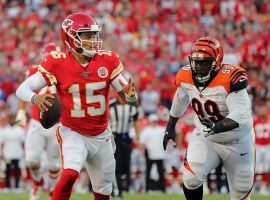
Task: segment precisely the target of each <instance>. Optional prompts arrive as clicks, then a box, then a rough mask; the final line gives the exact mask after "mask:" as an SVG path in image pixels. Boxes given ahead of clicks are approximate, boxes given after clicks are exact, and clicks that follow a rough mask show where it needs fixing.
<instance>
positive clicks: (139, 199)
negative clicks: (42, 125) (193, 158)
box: [0, 192, 270, 200]
mask: <svg viewBox="0 0 270 200" xmlns="http://www.w3.org/2000/svg"><path fill="white" fill-rule="evenodd" d="M0 199H1V200H2V199H3V200H28V194H27V193H19V194H17V193H11V192H10V193H0ZM47 199H48V196H47V194H42V197H41V200H47ZM93 199H94V198H93V195H92V194H72V196H71V200H93ZM228 199H230V198H229V195H205V196H204V200H228ZM269 199H270V196H259V195H253V196H252V200H269ZM112 200H113V198H112ZM124 200H185V197H184V196H183V195H177V194H165V195H164V194H125V195H124Z"/></svg>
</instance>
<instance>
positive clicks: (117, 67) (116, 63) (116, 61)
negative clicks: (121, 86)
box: [110, 52, 124, 81]
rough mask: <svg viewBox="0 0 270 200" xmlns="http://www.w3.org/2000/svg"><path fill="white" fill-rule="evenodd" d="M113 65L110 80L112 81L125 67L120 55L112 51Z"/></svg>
mask: <svg viewBox="0 0 270 200" xmlns="http://www.w3.org/2000/svg"><path fill="white" fill-rule="evenodd" d="M111 62H112V63H111V65H112V72H111V76H110V81H112V80H113V79H114V78H116V77H117V76H118V75H119V74H120V73H121V72H122V71H123V69H124V67H123V64H122V62H121V60H120V58H119V56H118V55H117V54H116V53H114V52H112V60H111Z"/></svg>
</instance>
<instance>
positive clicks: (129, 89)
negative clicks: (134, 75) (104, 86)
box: [119, 78, 135, 97]
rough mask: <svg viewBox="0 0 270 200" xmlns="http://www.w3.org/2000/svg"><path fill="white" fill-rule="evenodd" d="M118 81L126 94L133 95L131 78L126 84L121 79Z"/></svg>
mask: <svg viewBox="0 0 270 200" xmlns="http://www.w3.org/2000/svg"><path fill="white" fill-rule="evenodd" d="M119 83H120V85H121V86H122V88H123V91H124V93H125V94H126V95H128V96H129V97H131V96H134V95H135V83H134V82H133V81H131V78H130V79H128V84H125V83H123V81H122V80H119Z"/></svg>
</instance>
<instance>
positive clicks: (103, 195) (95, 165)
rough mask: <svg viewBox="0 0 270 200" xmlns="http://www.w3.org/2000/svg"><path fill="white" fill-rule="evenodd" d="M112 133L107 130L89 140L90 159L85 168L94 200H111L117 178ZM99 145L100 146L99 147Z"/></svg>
mask: <svg viewBox="0 0 270 200" xmlns="http://www.w3.org/2000/svg"><path fill="white" fill-rule="evenodd" d="M108 138H111V132H110V131H109V129H107V130H106V131H105V132H104V133H102V134H101V135H99V136H98V137H97V138H95V139H92V138H91V139H89V138H87V142H88V146H89V151H91V152H92V153H90V155H89V158H90V159H87V160H86V164H85V168H86V170H87V172H88V174H89V176H90V177H91V183H92V187H93V191H94V200H109V199H110V194H111V193H112V183H113V180H114V176H115V159H114V150H113V146H112V141H111V140H112V139H113V138H111V139H108ZM97 144H98V145H97Z"/></svg>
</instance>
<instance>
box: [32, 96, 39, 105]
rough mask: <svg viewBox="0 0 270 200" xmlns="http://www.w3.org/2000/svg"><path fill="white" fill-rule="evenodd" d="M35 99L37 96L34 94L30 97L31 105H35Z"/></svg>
mask: <svg viewBox="0 0 270 200" xmlns="http://www.w3.org/2000/svg"><path fill="white" fill-rule="evenodd" d="M37 97H38V95H37V94H35V95H33V96H32V98H31V103H32V104H35V102H36V100H37Z"/></svg>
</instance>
